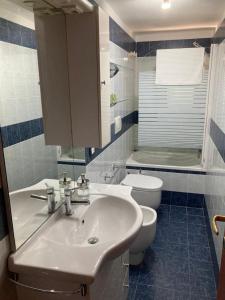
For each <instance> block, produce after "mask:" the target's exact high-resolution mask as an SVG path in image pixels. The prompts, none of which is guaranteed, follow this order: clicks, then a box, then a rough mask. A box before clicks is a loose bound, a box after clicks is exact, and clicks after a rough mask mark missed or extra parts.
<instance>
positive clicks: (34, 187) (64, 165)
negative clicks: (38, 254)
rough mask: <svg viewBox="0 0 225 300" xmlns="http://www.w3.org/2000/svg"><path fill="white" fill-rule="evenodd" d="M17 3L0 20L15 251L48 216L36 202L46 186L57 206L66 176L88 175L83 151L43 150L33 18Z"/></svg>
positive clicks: (1, 107) (0, 115)
mask: <svg viewBox="0 0 225 300" xmlns="http://www.w3.org/2000/svg"><path fill="white" fill-rule="evenodd" d="M18 3H19V2H18ZM18 3H15V1H6V4H5V8H6V11H7V17H6V18H5V19H4V18H2V19H0V22H1V28H3V30H5V32H6V34H5V41H2V42H1V43H0V53H1V56H0V66H1V67H0V78H1V80H0V84H1V91H0V94H1V97H0V99H1V101H0V120H1V132H2V138H3V146H4V156H5V163H6V171H7V179H8V187H9V192H10V205H11V211H12V222H13V228H14V236H15V248H16V249H17V248H18V247H20V246H21V245H22V244H23V243H24V242H25V241H26V240H27V239H28V238H29V237H30V235H31V234H32V233H33V232H34V231H36V230H37V228H39V227H40V226H41V225H42V224H43V223H44V222H45V221H46V220H47V219H48V217H49V216H50V214H49V213H48V206H47V200H46V198H43V197H42V198H41V197H40V198H39V197H38V196H44V197H46V184H48V185H50V186H53V187H54V188H55V191H56V200H57V207H58V206H59V205H60V203H61V199H60V196H59V194H60V193H59V188H60V187H59V179H60V178H62V174H63V173H64V172H67V174H66V176H67V177H70V178H71V180H72V181H74V180H76V179H77V178H78V177H79V176H80V174H81V173H83V172H85V151H84V150H83V149H80V148H79V149H76V148H75V149H73V148H71V149H69V148H61V147H58V146H46V145H45V136H44V128H43V119H42V116H43V114H42V107H41V96H40V86H39V71H38V60H37V49H36V48H37V46H36V37H35V31H34V16H33V12H32V11H29V10H27V9H26V8H24V7H22V6H20V4H18ZM15 16H16V18H15ZM15 20H16V21H15ZM15 22H17V23H15ZM9 29H10V30H9ZM7 30H8V31H9V34H8V35H7V32H8V31H7ZM76 161H78V162H79V164H78V165H76V164H75V162H76ZM32 195H35V196H36V197H34V196H32ZM16 249H14V250H16Z"/></svg>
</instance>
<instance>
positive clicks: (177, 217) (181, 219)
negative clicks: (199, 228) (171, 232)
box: [170, 211, 188, 223]
mask: <svg viewBox="0 0 225 300" xmlns="http://www.w3.org/2000/svg"><path fill="white" fill-rule="evenodd" d="M187 220H188V218H187V215H186V214H182V213H178V212H176V211H172V212H170V223H173V222H177V223H187Z"/></svg>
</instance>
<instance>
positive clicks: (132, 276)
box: [129, 266, 140, 284]
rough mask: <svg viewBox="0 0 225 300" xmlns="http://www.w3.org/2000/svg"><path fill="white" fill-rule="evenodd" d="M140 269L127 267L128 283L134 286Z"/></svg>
mask: <svg viewBox="0 0 225 300" xmlns="http://www.w3.org/2000/svg"><path fill="white" fill-rule="evenodd" d="M139 272H140V268H139V267H136V266H130V267H129V282H130V283H132V284H136V283H137V281H138V276H139Z"/></svg>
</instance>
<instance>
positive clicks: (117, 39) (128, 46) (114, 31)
mask: <svg viewBox="0 0 225 300" xmlns="http://www.w3.org/2000/svg"><path fill="white" fill-rule="evenodd" d="M109 32H110V41H111V42H113V43H115V44H116V45H117V46H119V47H121V48H122V49H124V50H125V51H127V52H134V51H136V42H135V40H134V39H133V38H132V37H130V36H129V34H128V33H126V31H124V30H123V29H122V28H121V27H120V26H119V25H118V24H117V23H116V22H115V21H114V20H113V19H112V18H111V17H110V18H109Z"/></svg>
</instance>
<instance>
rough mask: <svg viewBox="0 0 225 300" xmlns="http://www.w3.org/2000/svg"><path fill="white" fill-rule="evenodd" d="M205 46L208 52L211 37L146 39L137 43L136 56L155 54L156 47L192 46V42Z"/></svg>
mask: <svg viewBox="0 0 225 300" xmlns="http://www.w3.org/2000/svg"><path fill="white" fill-rule="evenodd" d="M195 41H196V42H197V43H198V44H199V45H201V46H202V47H205V48H206V52H208V53H209V52H210V45H211V42H212V41H211V39H210V38H208V39H207V38H202V39H187V40H165V41H152V42H149V41H146V42H138V43H137V54H138V57H143V56H156V50H157V49H174V48H194V47H195V46H194V45H193V43H194V42H195Z"/></svg>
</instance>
